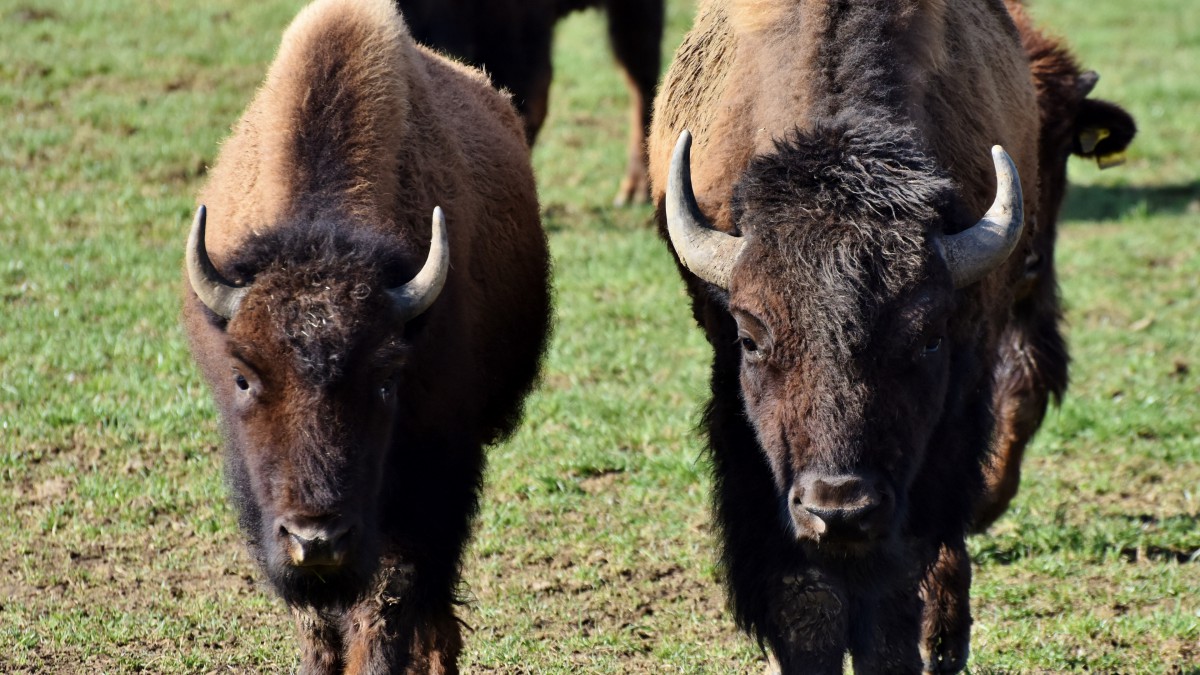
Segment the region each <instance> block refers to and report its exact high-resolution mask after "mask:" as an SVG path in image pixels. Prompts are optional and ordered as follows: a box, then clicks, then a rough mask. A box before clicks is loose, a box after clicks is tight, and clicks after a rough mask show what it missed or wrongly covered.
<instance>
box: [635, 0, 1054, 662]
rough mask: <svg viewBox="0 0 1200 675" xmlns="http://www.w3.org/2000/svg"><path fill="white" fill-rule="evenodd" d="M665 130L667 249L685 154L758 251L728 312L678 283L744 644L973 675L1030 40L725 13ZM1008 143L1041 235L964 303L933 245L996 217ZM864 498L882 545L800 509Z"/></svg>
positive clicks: (918, 2) (1032, 169) (1008, 30)
mask: <svg viewBox="0 0 1200 675" xmlns="http://www.w3.org/2000/svg"><path fill="white" fill-rule="evenodd" d="M655 109H656V113H655V119H654V124H653V125H652V129H651V137H650V145H649V154H650V167H651V178H652V184H653V188H654V197H655V202H656V203H657V204H658V206H659V223H660V229H661V230H662V231H663V233H664V235H665V220H664V218H663V197H664V194H663V193H664V189H665V185H666V180H665V178H666V173H667V168H668V165H669V158H670V153H671V151H672V149H673V147H674V145H675V141H676V139H677V137H678V135H679V133H680V131H681V130H683V129H689V130H690V131H691V132H692V134H693V136H694V137H695V139H696V141H695V144H694V145H693V148H692V183H693V186H694V189H695V192H696V197H697V201H698V202H699V204H700V206H701V209H702V211H703V212H704V213H705V215H706V216H707V217H708V218H709V220H710V221H711V222H712V223H713V224H714V226H715V227H717V228H718V229H720V230H723V231H726V232H731V233H736V234H741V235H742V236H744V237H745V248H744V251H743V253H742V256H741V257H740V258H739V260H738V262H737V264H736V265H735V266H734V268H733V271H732V278H731V282H730V286H729V289H728V290H727V291H722V290H720V289H716V288H714V287H712V286H710V285H709V284H707V283H705V282H703V281H701V280H699V279H698V278H696V277H695V276H693V275H692V274H691V273H690V272H688V271H687V270H686V269H684V268H683V267H682V266H680V271H681V274H682V275H683V278H684V280H685V282H686V283H687V285H688V289H689V293H690V295H691V296H692V301H693V309H694V312H695V315H696V318H697V321H698V322H699V323H700V324H701V326H703V327H704V329H705V331H706V332H707V334H708V337H709V341H710V342H711V343H712V345H713V349H714V359H713V368H712V392H713V398H712V400H711V402H710V404H709V407H708V410H707V412H706V415H705V426H706V428H707V432H708V437H709V444H710V449H711V458H712V461H713V472H714V478H715V483H716V506H715V511H716V516H717V520H718V522H719V524H720V526H721V536H722V540H723V545H722V559H723V569H724V571H725V576H726V580H727V583H728V587H729V594H730V600H731V605H732V607H733V610H734V613H735V616H736V617H737V619H738V622H739V624H740V625H742V626H743V627H744V628H745V629H747V630H748V631H750V632H751V633H752V634H754V635H755V636H757V637H758V638H759V639H760V640H761V641H762V642H763V643H764V645H765V646H766V647H768V648H769V650H770V651H771V653H772V655H773V657H774V660H775V663H777V665H778V667H779V668H780V669H781V670H782V671H783V672H785V673H793V672H806V673H809V672H818V673H823V672H830V673H840V672H841V668H842V658H843V656H844V654H845V653H846V652H847V651H849V652H850V653H851V655H852V656H853V659H854V663H855V668H856V670H858V671H859V672H889V673H900V672H920V671H921V670H929V671H939V672H956V671H958V670H961V669H962V668H963V667H964V666H965V663H966V658H967V652H968V648H969V629H970V623H971V618H970V609H969V597H968V593H969V585H970V564H969V559H968V557H967V554H966V549H965V543H964V536H965V533H966V530H967V529H968V527H969V523H970V520H971V517H972V508H973V505H974V502H975V500H976V499H977V497H978V495H979V494H980V493H981V492H982V487H983V465H984V464H985V461H986V458H987V456H988V451H989V448H990V445H991V438H992V430H993V422H994V417H993V414H992V409H991V406H992V402H993V395H992V391H993V386H992V383H993V381H992V373H993V371H994V369H995V368H996V367H997V363H998V360H999V359H1000V358H1001V356H1002V350H1001V345H1000V340H1001V336H1002V335H1004V334H1005V331H1006V330H1007V326H1008V325H1009V322H1010V321H1011V312H1012V307H1013V305H1014V303H1015V301H1016V292H1017V282H1018V281H1019V280H1020V278H1021V276H1022V274H1023V272H1024V270H1023V268H1022V265H1023V262H1022V261H1023V259H1024V257H1025V255H1026V254H1027V253H1028V252H1029V250H1030V247H1031V243H1032V241H1034V239H1035V237H1036V236H1037V233H1038V232H1039V229H1040V228H1039V219H1038V217H1037V215H1038V208H1039V205H1040V201H1039V194H1038V181H1037V177H1038V175H1039V174H1038V159H1039V158H1038V132H1037V130H1038V128H1039V120H1038V108H1037V103H1036V101H1035V91H1034V88H1033V86H1032V82H1031V78H1030V68H1029V62H1028V60H1027V59H1026V57H1025V55H1024V53H1023V51H1022V49H1021V44H1020V41H1019V36H1018V34H1017V32H1016V29H1015V26H1014V24H1013V23H1012V21H1011V19H1010V18H1009V17H1008V15H1007V12H1006V11H1005V8H1004V6H1003V5H1002V4H1001V3H1000V2H999V0H975V1H970V2H959V3H950V2H946V1H945V0H901V1H895V0H787V1H784V2H778V1H768V0H734V1H733V2H718V1H716V0H710V1H706V2H702V3H701V6H700V8H699V12H698V15H697V18H696V23H695V25H694V27H693V29H692V31H691V32H690V33H689V34H688V35H687V36H686V37H685V39H684V42H683V44H682V45H681V47H680V50H679V52H678V53H677V55H676V59H675V62H674V63H673V64H672V66H671V68H670V70H669V72H668V74H667V77H666V79H665V80H664V82H663V85H662V87H661V89H660V92H659V97H658V100H657V101H656V108H655ZM997 143H998V144H1000V145H1003V146H1004V148H1005V149H1006V150H1007V151H1008V152H1009V154H1010V155H1011V156H1012V158H1013V160H1014V161H1015V163H1016V165H1017V167H1018V171H1019V173H1020V175H1021V177H1022V178H1023V180H1022V186H1023V188H1024V196H1025V212H1026V213H1027V214H1031V215H1032V216H1033V217H1031V218H1028V219H1027V222H1026V228H1025V235H1024V237H1023V239H1022V242H1021V243H1020V244H1019V246H1018V250H1017V252H1016V253H1014V254H1013V255H1012V256H1010V258H1009V260H1008V261H1006V262H1005V264H1004V265H1002V266H1001V267H1000V268H999V269H997V270H995V271H993V272H992V273H991V274H990V275H989V276H988V277H986V278H985V279H984V280H982V281H981V282H980V283H977V284H974V285H972V286H970V287H967V288H964V289H961V290H954V289H953V288H952V287H951V284H950V277H949V272H948V270H947V269H946V267H945V264H944V262H943V261H942V257H941V255H940V252H939V249H938V248H937V245H936V243H935V240H936V238H937V237H940V236H942V235H945V234H952V233H956V232H959V231H961V230H962V229H964V228H967V227H969V226H971V225H973V224H974V223H975V222H976V221H977V219H978V218H979V216H980V215H981V214H982V213H983V212H984V211H985V209H986V208H987V207H988V206H989V205H990V203H991V201H992V199H993V198H994V194H995V172H994V168H993V165H992V161H991V157H990V154H989V152H988V149H989V147H990V146H991V145H993V144H997ZM739 345H740V346H739ZM845 476H851V477H854V480H855V481H857V482H858V483H857V484H862V485H866V486H868V487H866V488H863V489H867V490H869V491H871V492H872V493H875V494H878V495H880V497H879V502H878V503H879V504H880V506H878V507H877V508H876V509H875V510H874V511H873V512H872V518H873V521H872V526H871V527H872V529H871V530H870V533H869V536H867V537H866V538H865V539H864V540H861V541H860V540H851V541H848V542H840V541H837V540H832V541H825V540H822V539H820V538H819V536H817V535H816V534H814V533H813V532H811V531H808V530H806V529H805V528H806V526H805V524H804V523H805V521H804V517H805V514H804V513H802V511H803V509H801V508H799V507H798V504H801V502H799V501H797V500H798V499H799V498H798V497H797V496H796V495H798V494H801V493H800V492H798V490H801V489H802V488H803V487H804V486H805V485H812V484H817V485H819V484H820V480H821V479H824V478H830V477H834V478H836V477H845ZM814 480H816V481H817V483H813V481H814Z"/></svg>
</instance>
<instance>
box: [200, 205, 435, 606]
mask: <svg viewBox="0 0 1200 675" xmlns="http://www.w3.org/2000/svg"><path fill="white" fill-rule="evenodd" d="M205 215H206V214H205V208H204V207H203V206H201V207H200V209H199V210H198V212H197V214H196V219H195V222H194V223H193V226H192V231H191V236H190V238H189V241H188V248H187V263H186V267H187V274H188V279H189V281H190V284H191V288H192V290H193V291H194V292H195V294H196V296H197V298H198V299H199V300H200V302H201V303H203V305H204V306H205V307H207V308H208V310H209V311H210V312H211V313H210V314H208V315H207V317H208V318H207V320H206V322H207V324H208V326H209V328H210V330H209V331H208V334H210V335H213V336H215V337H213V338H212V339H211V340H209V341H208V342H206V343H205V347H204V348H201V349H197V350H196V351H197V357H198V360H199V361H200V362H201V366H202V367H203V369H204V371H205V374H206V376H207V377H208V379H209V381H210V384H211V385H212V388H213V391H214V394H215V397H216V400H217V402H218V405H219V407H220V409H221V413H222V418H223V421H224V426H225V430H226V434H227V436H228V445H229V455H228V459H227V461H228V473H229V475H230V478H231V482H232V483H233V485H232V487H233V490H234V493H235V497H236V498H237V499H238V501H239V507H240V512H241V520H242V525H243V527H244V528H245V529H246V530H247V532H248V534H249V537H250V541H251V547H252V549H253V550H254V551H255V553H256V555H257V556H258V557H259V558H260V562H261V563H262V564H263V566H264V568H265V569H266V571H267V574H268V576H269V577H270V579H271V581H272V582H273V584H274V585H275V586H276V587H277V588H278V589H279V591H280V592H281V594H282V595H283V596H284V597H285V599H289V600H296V601H300V602H305V603H310V604H322V603H324V602H332V601H338V600H344V599H347V596H348V595H352V594H354V593H356V592H357V591H358V589H360V588H361V586H362V584H363V583H364V582H365V581H366V580H367V579H368V578H369V577H370V575H371V574H372V573H373V572H374V568H375V565H376V564H377V563H376V560H377V558H378V556H377V551H375V550H373V549H374V547H375V546H376V542H377V540H378V536H377V527H378V525H377V523H376V522H375V519H376V509H375V508H373V507H374V504H375V501H376V498H377V495H378V493H379V491H380V490H381V487H382V486H381V484H380V483H381V478H380V477H381V475H383V473H384V471H383V469H384V462H385V461H386V459H387V452H386V451H387V449H388V448H389V447H391V445H392V443H393V438H392V436H393V433H394V428H395V423H396V420H397V418H398V416H400V415H401V414H403V410H402V409H401V408H402V406H403V403H402V401H403V400H404V398H405V397H404V396H402V395H401V394H402V390H403V388H405V387H406V386H408V385H409V384H410V383H407V382H405V381H404V378H403V375H404V373H405V372H406V370H405V368H406V365H407V361H408V359H409V357H410V351H411V350H410V342H409V338H408V336H406V327H408V326H411V322H412V321H413V320H414V319H416V318H417V317H418V315H420V314H422V312H424V311H425V310H426V309H428V308H429V307H430V305H431V304H432V303H433V302H434V300H435V299H436V298H437V297H438V294H439V293H440V291H441V289H442V286H443V284H444V282H445V280H446V275H447V270H448V266H449V265H448V252H447V235H446V226H445V220H444V218H443V216H442V213H441V210H440V209H435V210H434V215H433V234H432V240H431V244H430V249H429V255H428V259H427V261H426V262H425V264H424V266H423V267H422V268H421V269H420V271H418V272H417V273H416V275H415V276H413V277H412V278H411V280H410V281H408V282H407V283H402V284H399V285H391V284H394V283H395V280H394V279H392V277H393V276H394V275H396V274H403V271H404V270H405V269H409V270H410V274H411V267H408V266H407V265H406V264H405V261H404V256H403V255H401V254H400V253H399V252H398V251H397V250H396V246H395V244H394V243H393V242H392V241H391V240H390V239H389V238H388V237H385V236H383V235H381V234H375V233H372V232H366V231H363V230H362V228H345V227H339V226H337V225H336V224H334V225H330V224H328V223H327V224H325V225H324V226H321V225H318V226H314V227H311V228H285V229H282V230H280V231H279V232H276V233H273V234H269V235H265V236H263V237H259V238H257V239H255V240H253V241H252V243H251V244H249V245H247V247H246V250H243V251H241V252H240V253H239V254H237V255H235V256H234V257H233V258H234V260H233V262H232V263H230V266H231V268H232V269H235V270H240V271H241V273H242V276H243V278H251V277H252V278H253V283H252V284H249V285H245V286H238V285H235V284H233V283H231V282H229V281H228V280H226V278H225V277H223V276H222V275H221V273H220V272H219V271H218V270H217V269H216V267H215V266H214V265H213V263H212V262H211V261H210V259H209V256H208V253H207V251H206V249H205V245H204V235H205Z"/></svg>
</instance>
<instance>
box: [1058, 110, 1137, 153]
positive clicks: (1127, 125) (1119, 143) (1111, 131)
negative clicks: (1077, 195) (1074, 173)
mask: <svg viewBox="0 0 1200 675" xmlns="http://www.w3.org/2000/svg"><path fill="white" fill-rule="evenodd" d="M1136 134H1137V124H1136V123H1135V122H1134V121H1133V116H1132V115H1130V114H1129V113H1127V112H1125V109H1124V108H1122V107H1121V106H1119V105H1117V104H1115V103H1110V102H1108V101H1102V100H1098V99H1084V100H1083V101H1082V102H1081V103H1080V104H1079V113H1078V115H1076V117H1075V139H1074V143H1073V144H1072V147H1071V152H1072V153H1074V154H1076V155H1079V156H1080V157H1087V158H1090V159H1095V160H1096V163H1097V164H1099V165H1100V168H1101V169H1107V168H1109V167H1113V166H1117V165H1119V164H1123V163H1124V162H1125V149H1126V148H1128V147H1129V143H1130V142H1131V141H1132V140H1133V137H1134V136H1135V135H1136Z"/></svg>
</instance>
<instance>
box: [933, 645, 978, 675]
mask: <svg viewBox="0 0 1200 675" xmlns="http://www.w3.org/2000/svg"><path fill="white" fill-rule="evenodd" d="M969 651H970V645H967V644H963V645H955V644H946V643H942V644H941V645H940V646H939V649H938V650H937V651H935V652H934V653H933V654H931V655H928V656H925V658H924V659H922V660H923V661H924V666H923V673H924V674H925V675H935V674H936V675H943V674H944V673H960V672H962V671H963V670H964V669H965V668H966V667H967V655H968V652H969Z"/></svg>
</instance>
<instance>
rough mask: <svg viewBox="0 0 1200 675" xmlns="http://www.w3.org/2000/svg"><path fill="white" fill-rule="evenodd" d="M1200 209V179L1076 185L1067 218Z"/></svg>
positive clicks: (1091, 218) (1107, 218) (1065, 210)
mask: <svg viewBox="0 0 1200 675" xmlns="http://www.w3.org/2000/svg"><path fill="white" fill-rule="evenodd" d="M1183 213H1200V181H1193V182H1191V183H1179V184H1173V185H1122V186H1104V185H1072V186H1070V188H1069V189H1068V190H1067V197H1066V200H1065V201H1064V203H1063V207H1062V220H1063V221H1081V220H1082V221H1093V222H1104V221H1113V220H1120V219H1122V218H1125V217H1128V216H1139V215H1141V216H1156V215H1178V214H1183Z"/></svg>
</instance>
